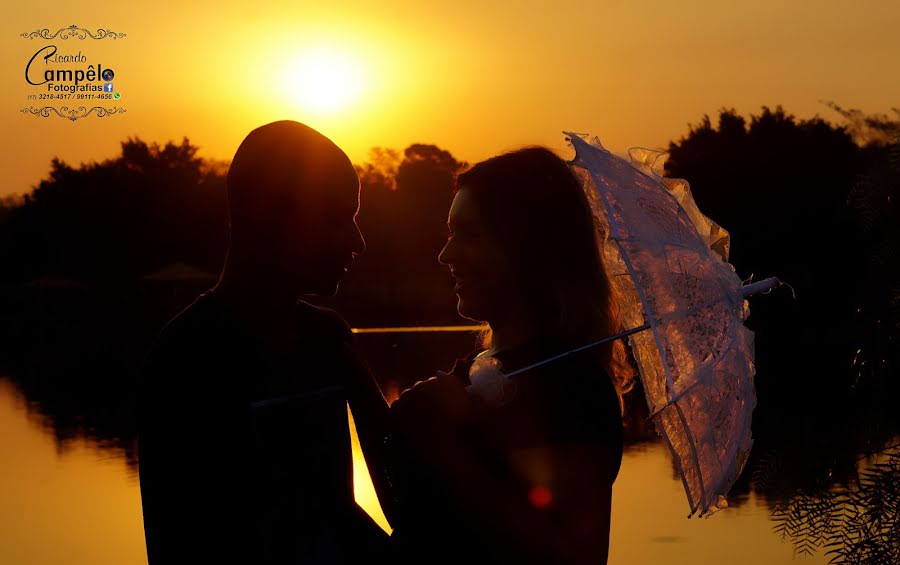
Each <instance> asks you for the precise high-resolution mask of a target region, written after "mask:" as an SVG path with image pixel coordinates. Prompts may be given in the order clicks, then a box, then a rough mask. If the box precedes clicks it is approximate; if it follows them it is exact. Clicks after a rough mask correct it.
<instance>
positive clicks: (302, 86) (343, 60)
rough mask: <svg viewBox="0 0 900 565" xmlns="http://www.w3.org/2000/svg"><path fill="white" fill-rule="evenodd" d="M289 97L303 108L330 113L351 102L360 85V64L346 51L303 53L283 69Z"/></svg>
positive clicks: (355, 98) (356, 94)
mask: <svg viewBox="0 0 900 565" xmlns="http://www.w3.org/2000/svg"><path fill="white" fill-rule="evenodd" d="M283 78H284V88H285V89H287V90H288V92H287V94H288V97H289V98H291V99H293V100H296V101H297V103H299V104H300V105H301V106H302V107H303V109H305V110H309V111H312V112H315V113H318V114H330V113H333V112H337V111H340V110H343V109H345V108H347V107H348V106H350V105H351V104H353V103H354V102H355V101H356V100H357V99H358V98H359V96H360V90H361V88H362V66H361V65H360V64H359V62H357V61H354V60H353V59H352V58H351V57H350V56H348V55H347V54H345V53H340V52H336V51H329V50H321V51H313V52H307V53H304V54H302V55H301V56H300V57H299V58H298V59H297V60H296V61H294V62H293V63H289V64H288V65H287V66H286V68H285V72H284V77H283Z"/></svg>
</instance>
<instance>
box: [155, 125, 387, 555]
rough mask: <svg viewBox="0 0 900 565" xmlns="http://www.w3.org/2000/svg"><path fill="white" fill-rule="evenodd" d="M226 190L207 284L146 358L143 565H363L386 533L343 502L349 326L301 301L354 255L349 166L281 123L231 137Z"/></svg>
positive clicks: (329, 285) (347, 465)
mask: <svg viewBox="0 0 900 565" xmlns="http://www.w3.org/2000/svg"><path fill="white" fill-rule="evenodd" d="M226 188H227V194H228V208H229V218H230V226H231V232H230V244H229V249H228V255H227V258H226V261H225V266H224V269H223V272H222V275H221V278H220V280H219V281H218V283H217V284H216V286H215V287H213V288H212V289H210V290H208V291H206V292H205V293H203V294H202V295H201V296H200V297H199V298H197V299H196V300H195V301H194V302H193V303H192V304H191V305H190V306H188V307H187V308H186V309H185V310H184V311H182V312H181V313H179V314H178V315H177V316H176V317H175V318H174V319H172V320H171V321H170V322H169V323H168V324H167V325H166V327H165V328H163V330H162V332H161V333H160V334H159V336H158V337H157V339H156V341H155V342H154V344H153V347H152V348H151V349H150V352H149V353H148V355H147V358H146V360H145V364H144V370H143V379H142V382H143V384H142V389H141V390H142V393H141V402H140V406H141V417H140V421H141V424H140V433H139V438H140V445H139V458H140V479H141V496H142V499H143V500H142V503H143V512H144V531H145V534H146V540H147V554H148V559H149V563H150V565H158V564H160V563H165V564H169V563H224V562H229V563H231V562H242V563H346V562H358V561H362V560H364V559H366V560H368V558H369V557H373V553H372V552H373V551H374V550H373V547H380V545H379V544H380V543H381V541H382V540H383V539H386V536H384V535H383V533H382V532H381V530H380V529H378V527H377V526H376V525H375V524H374V522H372V521H371V520H370V519H368V517H367V516H365V515H364V514H363V513H362V511H361V510H360V509H359V507H358V506H356V503H355V502H354V499H353V477H352V459H351V452H350V439H349V430H348V423H347V408H346V399H347V394H346V389H345V386H344V383H345V380H346V377H347V374H348V372H349V371H354V370H357V368H358V365H356V364H355V363H354V361H353V358H352V355H351V354H350V349H349V347H348V344H349V342H350V337H351V334H350V330H349V328H348V326H347V325H346V323H345V322H344V321H343V319H341V318H340V317H339V316H338V315H337V314H335V313H334V312H332V311H330V310H326V309H323V308H318V307H315V306H312V305H310V304H308V303H306V302H303V301H301V300H299V297H300V296H301V295H307V294H319V295H332V294H334V293H335V292H336V291H337V287H338V284H339V282H340V280H341V277H342V276H343V275H344V273H345V272H346V268H347V267H348V266H349V264H350V263H351V262H352V260H353V259H354V257H355V256H356V255H358V254H360V253H362V252H363V250H364V249H365V243H364V241H363V238H362V235H361V234H360V232H359V229H358V228H357V225H356V220H355V216H356V213H357V211H358V208H359V181H358V179H357V176H356V172H355V170H354V168H353V166H352V165H351V163H350V161H349V159H348V158H347V156H346V155H345V154H344V153H343V152H342V151H341V150H340V149H339V148H338V147H337V146H336V145H335V144H334V143H332V142H331V141H330V140H329V139H327V138H326V137H324V136H323V135H321V134H320V133H318V132H316V131H315V130H313V129H311V128H309V127H307V126H304V125H302V124H300V123H297V122H292V121H280V122H275V123H271V124H268V125H265V126H262V127H260V128H258V129H255V130H253V131H252V132H250V134H249V135H248V136H247V137H246V139H244V141H243V143H241V146H240V147H239V148H238V150H237V153H236V154H235V156H234V159H233V161H232V163H231V168H230V169H229V171H228V176H227V179H226Z"/></svg>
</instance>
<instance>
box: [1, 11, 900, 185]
mask: <svg viewBox="0 0 900 565" xmlns="http://www.w3.org/2000/svg"><path fill="white" fill-rule="evenodd" d="M178 4H180V3H179V2H153V3H148V2H147V3H145V2H121V3H118V4H113V3H108V2H90V1H82V2H77V3H71V2H65V3H64V2H49V3H47V2H42V3H40V5H37V4H36V5H34V7H32V8H26V7H25V6H27V5H26V4H24V3H18V4H17V6H18V8H17V9H16V10H15V11H12V13H7V14H5V16H4V19H3V22H2V23H0V26H2V29H3V34H2V42H3V50H2V53H0V56H2V59H0V65H2V68H3V70H4V73H5V76H6V81H5V85H6V86H5V88H3V89H2V91H0V116H2V118H0V120H2V128H3V133H4V135H3V136H2V141H0V143H2V151H0V159H2V166H3V170H4V171H5V173H6V174H5V175H4V180H3V182H2V183H0V195H3V194H8V193H22V192H26V191H28V190H29V189H30V186H31V185H33V184H36V183H37V182H38V181H39V180H40V179H41V178H42V177H43V176H45V175H46V173H47V171H48V167H49V162H50V159H51V158H52V157H54V156H59V157H60V158H62V159H63V160H65V161H67V162H68V163H70V164H73V165H77V164H78V163H80V162H84V161H90V160H102V159H104V158H107V157H112V156H115V155H116V154H117V153H118V150H119V143H120V141H122V140H124V139H125V138H127V137H128V136H133V135H137V136H140V137H141V138H143V139H145V140H147V141H159V142H165V141H167V140H170V139H173V140H180V139H181V138H182V137H183V136H187V137H189V138H190V140H191V141H192V142H193V143H195V144H196V145H199V146H200V152H201V155H203V156H208V157H216V158H222V159H227V158H230V156H231V155H232V154H233V152H234V150H235V149H236V148H237V145H238V144H239V143H240V141H241V139H242V138H243V136H244V135H246V133H247V132H248V131H249V130H251V129H253V128H254V127H256V126H258V125H261V124H263V123H266V122H269V121H273V120H277V119H295V120H299V121H302V122H306V123H308V124H310V125H311V126H313V127H315V128H317V129H319V130H320V131H322V132H323V133H325V134H326V135H328V136H330V137H331V138H332V139H334V140H335V142H337V143H338V144H339V145H341V146H342V147H344V148H345V150H346V151H347V153H348V154H349V155H350V157H351V158H352V159H353V160H354V161H362V160H364V159H365V158H366V155H367V152H368V149H369V148H370V147H372V146H375V145H381V146H388V147H395V148H399V149H402V148H404V147H406V146H407V145H408V144H410V143H413V142H427V143H435V144H437V145H440V146H441V147H443V148H446V149H449V150H450V151H451V152H452V153H453V154H454V155H456V156H457V157H459V158H462V159H465V160H469V161H475V160H478V159H482V158H485V157H487V156H489V155H491V154H494V153H496V152H499V151H503V150H506V149H510V148H513V147H516V146H519V145H523V144H528V143H540V144H546V145H549V146H551V147H553V148H555V149H557V150H559V151H561V152H562V153H563V154H564V156H566V157H568V156H569V155H568V150H567V149H566V146H565V142H564V140H563V136H562V134H561V133H560V132H561V131H562V130H572V131H577V132H589V133H592V134H596V135H599V136H600V138H601V140H602V141H604V143H605V144H606V145H607V146H608V147H611V148H612V149H613V150H616V151H622V150H624V149H626V148H627V147H629V146H632V145H645V146H660V145H665V144H666V143H667V142H668V140H670V139H672V138H677V137H679V136H681V135H683V134H684V133H686V131H687V124H688V123H689V122H690V123H696V122H697V121H699V120H700V119H701V118H702V116H703V114H704V113H709V114H713V115H714V114H715V113H716V112H717V110H718V109H719V108H720V107H723V106H728V107H734V108H736V109H737V110H738V111H739V112H742V113H745V114H746V113H749V112H757V111H758V110H759V108H760V106H762V105H769V106H775V105H777V104H782V105H783V106H784V107H785V109H786V110H788V111H789V112H791V113H794V114H795V115H797V116H800V117H810V116H812V115H814V114H816V113H818V114H820V115H822V116H824V117H827V118H833V119H836V118H837V116H836V115H835V114H834V113H833V112H832V111H831V110H829V109H828V108H827V107H825V106H824V105H823V104H822V101H823V100H834V101H835V102H837V103H839V104H841V105H842V106H845V107H852V108H860V109H862V110H864V111H867V112H888V111H889V110H890V108H891V107H896V106H900V73H898V72H897V61H900V33H898V30H900V3H898V2H896V1H860V2H856V3H854V4H852V5H851V4H849V3H847V2H836V1H829V0H816V1H809V0H802V1H799V0H798V1H794V2H790V3H786V2H780V1H772V0H760V1H758V2H753V3H751V2H744V3H741V5H739V6H738V5H736V4H735V3H726V2H720V1H712V0H710V1H707V0H686V1H681V2H662V1H658V2H654V1H644V2H625V1H603V0H590V1H587V0H585V1H579V2H560V1H556V2H544V3H538V2H523V1H522V0H518V1H516V2H511V1H500V0H498V1H495V2H482V1H470V0H461V1H459V2H454V3H453V6H452V9H447V6H448V4H447V3H440V4H434V3H427V2H418V3H413V2H405V1H397V0H381V1H379V2H334V3H325V2H321V3H318V4H313V3H309V2H283V3H278V2H231V3H229V2H219V1H217V2H206V1H197V2H190V3H187V4H188V6H187V7H183V6H179V5H178ZM278 4H283V6H284V7H283V8H281V9H276V8H273V7H271V6H274V5H278ZM70 24H75V25H78V26H81V27H87V28H90V29H92V30H96V29H97V28H108V29H111V30H113V31H120V32H124V33H126V34H127V37H125V38H124V39H121V40H115V41H113V40H102V41H97V40H91V39H87V40H84V41H79V40H73V39H69V40H66V41H62V40H59V39H56V40H51V41H47V40H40V39H38V40H29V39H23V38H21V37H19V34H20V33H22V32H30V31H34V30H36V29H39V28H45V27H46V28H49V29H50V30H51V32H53V31H56V30H57V29H59V28H60V27H65V26H68V25H70ZM46 44H55V45H57V47H58V49H59V53H72V54H74V53H77V52H79V51H80V52H81V53H83V54H84V55H85V56H86V57H87V58H88V60H87V62H86V63H84V64H83V65H70V66H68V67H66V66H65V65H60V66H59V68H76V67H79V66H80V67H84V66H86V65H87V64H97V63H99V64H102V65H103V66H104V68H106V67H111V68H114V69H115V70H116V79H115V81H114V83H115V88H116V90H117V91H120V92H121V95H122V98H121V99H120V100H119V101H118V105H119V106H120V107H124V108H126V110H127V112H126V113H125V114H121V115H116V116H107V117H105V118H96V117H89V118H84V119H80V120H78V121H74V122H71V121H68V120H65V119H62V118H59V117H55V116H52V117H49V118H41V117H37V116H32V115H24V114H22V113H21V112H20V111H19V110H20V109H21V108H24V107H26V106H29V105H34V106H37V107H39V106H40V105H46V104H48V103H53V104H56V105H63V104H65V103H66V102H60V101H41V100H27V99H26V96H27V95H28V94H32V93H39V92H46V90H45V87H38V86H30V85H28V84H26V83H25V80H24V69H25V65H26V63H27V62H28V59H29V58H30V57H31V56H32V55H33V54H34V53H35V51H37V50H38V49H39V48H40V47H41V46H43V45H46ZM311 60H312V61H313V62H315V61H316V60H320V61H325V65H326V66H327V65H329V62H332V61H337V71H336V72H337V73H338V75H339V76H337V77H336V78H334V79H333V80H335V81H336V85H335V86H332V87H331V90H329V89H328V88H327V85H326V84H320V83H325V82H327V81H328V80H329V79H328V77H325V78H322V79H321V80H320V79H318V78H315V77H316V76H317V75H315V73H314V72H313V74H312V75H308V74H306V73H308V71H307V67H308V66H309V65H310V64H312V63H310V61H311ZM326 72H328V71H327V69H326ZM310 76H312V77H313V78H309V77H310ZM307 89H311V91H308V90H307ZM311 99H312V100H311ZM322 99H324V101H325V102H338V103H340V104H338V106H337V107H336V108H330V109H323V108H322V107H320V106H318V105H316V104H317V103H321V102H322ZM42 103H43V104H42ZM69 103H70V105H71V106H77V105H80V104H83V103H84V102H77V101H74V100H73V101H69ZM341 104H342V105H341ZM110 105H111V104H110Z"/></svg>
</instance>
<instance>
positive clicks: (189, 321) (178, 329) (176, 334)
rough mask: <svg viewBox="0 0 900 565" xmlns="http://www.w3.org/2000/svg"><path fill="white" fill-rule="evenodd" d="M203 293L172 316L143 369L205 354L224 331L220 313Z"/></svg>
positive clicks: (146, 355)
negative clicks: (159, 362)
mask: <svg viewBox="0 0 900 565" xmlns="http://www.w3.org/2000/svg"><path fill="white" fill-rule="evenodd" d="M209 298H210V297H209V294H208V293H203V294H201V295H200V296H198V297H197V298H195V299H194V300H193V301H192V302H191V303H190V304H188V305H187V306H185V307H184V308H182V309H181V310H180V311H179V312H178V313H177V314H175V315H174V316H172V318H170V319H169V321H168V322H166V323H165V324H164V325H163V326H162V328H161V329H160V330H159V331H158V332H157V334H156V336H155V338H154V339H153V340H152V341H151V343H150V345H149V347H148V348H147V351H146V354H145V357H144V367H145V368H146V366H147V365H148V364H150V363H151V362H154V361H160V360H161V359H164V358H179V359H187V358H188V357H189V356H190V354H191V353H199V352H202V351H204V350H205V345H206V344H207V343H209V342H211V341H212V340H214V339H215V333H216V332H217V331H218V330H219V329H221V328H222V318H221V313H220V312H218V311H217V309H216V306H215V304H213V303H212V302H213V301H211V300H210V299H209Z"/></svg>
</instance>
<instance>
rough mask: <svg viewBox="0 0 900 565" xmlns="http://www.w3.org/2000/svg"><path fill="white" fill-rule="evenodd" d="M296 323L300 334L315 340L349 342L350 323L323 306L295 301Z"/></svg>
mask: <svg viewBox="0 0 900 565" xmlns="http://www.w3.org/2000/svg"><path fill="white" fill-rule="evenodd" d="M297 323H298V327H299V330H300V333H301V335H304V336H308V337H315V338H316V339H317V340H332V341H336V342H345V343H351V342H352V341H353V330H351V329H350V324H348V323H347V321H346V320H345V319H344V318H343V316H341V315H340V314H338V313H337V311H335V310H332V309H331V308H327V307H325V306H318V305H316V304H310V303H309V302H306V301H304V300H301V301H299V302H298V303H297Z"/></svg>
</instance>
